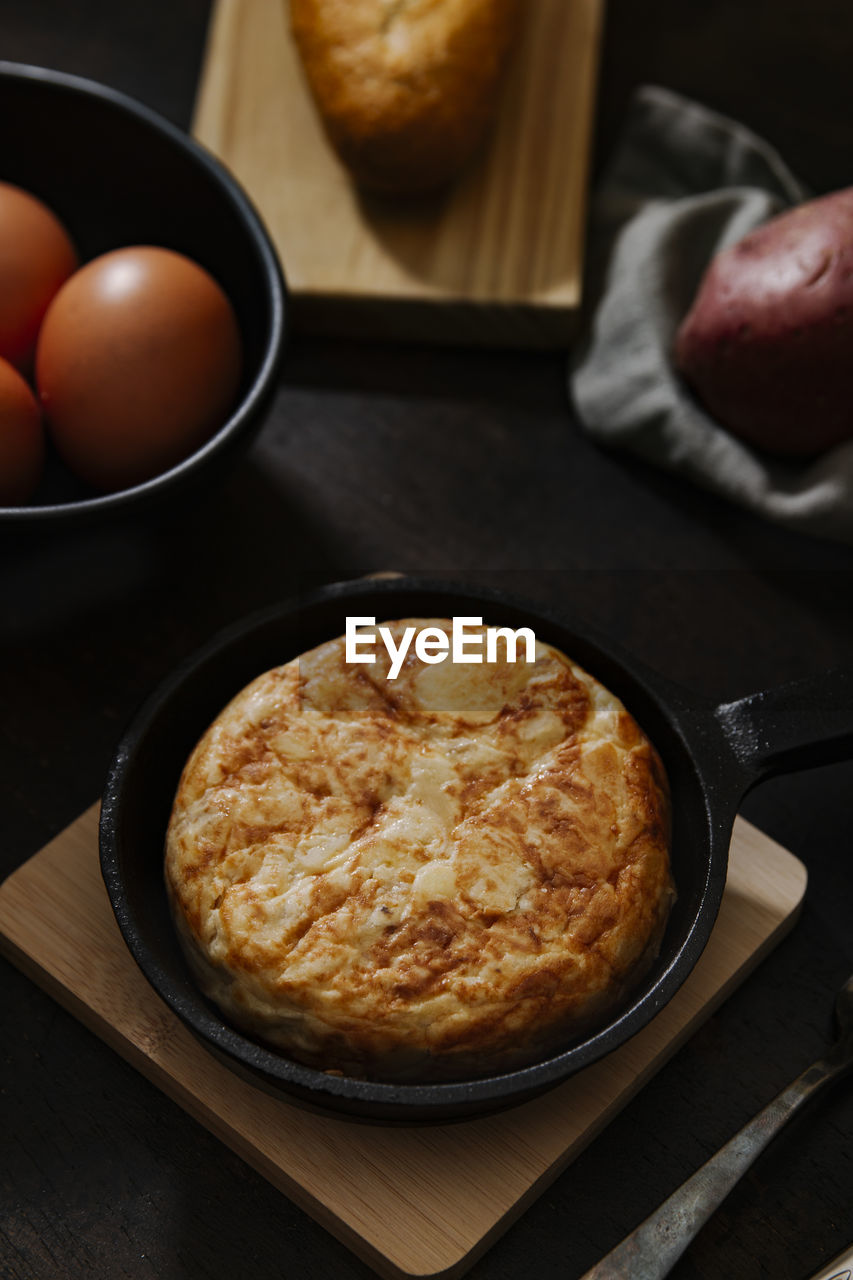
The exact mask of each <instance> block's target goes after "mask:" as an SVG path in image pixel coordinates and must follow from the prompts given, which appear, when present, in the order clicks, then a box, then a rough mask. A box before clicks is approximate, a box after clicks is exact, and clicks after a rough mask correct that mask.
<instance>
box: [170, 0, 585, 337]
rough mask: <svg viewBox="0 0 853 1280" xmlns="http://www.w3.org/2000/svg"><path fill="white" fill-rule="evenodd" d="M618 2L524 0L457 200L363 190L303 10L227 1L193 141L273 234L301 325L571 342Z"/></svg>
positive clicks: (371, 333) (451, 191) (260, 0)
mask: <svg viewBox="0 0 853 1280" xmlns="http://www.w3.org/2000/svg"><path fill="white" fill-rule="evenodd" d="M603 7H604V0H525V25H524V29H523V38H522V39H521V41H520V43H519V46H518V48H517V49H516V50H515V51H514V58H513V63H512V67H511V71H510V75H509V78H508V81H507V84H506V86H505V93H504V94H503V97H502V99H501V109H500V113H499V116H498V119H497V121H496V123H495V127H494V129H493V130H492V132H491V134H490V136H489V138H488V139H487V142H486V145H485V146H484V147H483V148H482V150H481V152H480V153H479V154H478V156H477V157H476V159H475V160H474V162H473V163H472V164H471V165H470V166H469V168H468V169H467V170H466V171H465V173H464V174H463V175H462V176H461V177H460V178H459V179H458V180H457V181H456V182H455V183H453V184H452V185H451V186H450V187H449V188H448V189H447V190H446V191H445V192H443V193H440V194H439V195H437V196H429V197H423V198H420V199H417V200H411V199H410V200H407V201H400V200H393V199H388V198H386V199H377V198H375V197H373V198H369V197H366V196H363V195H361V194H360V193H359V191H358V190H357V189H356V187H355V186H354V184H353V183H352V182H351V180H350V178H349V176H348V174H347V172H346V170H345V169H344V168H343V166H342V165H341V164H340V162H339V161H338V159H337V157H336V156H335V154H334V152H333V151H332V149H331V147H330V145H329V143H328V141H327V140H326V136H325V134H324V132H323V128H322V125H321V123H320V119H319V116H318V114H317V111H316V108H315V106H314V103H313V101H312V99H311V97H310V95H309V91H308V89H307V86H306V84H305V81H304V79H303V74H302V68H301V64H300V62H299V57H298V54H297V52H296V49H295V46H294V44H293V41H292V39H291V35H290V27H289V20H288V18H287V0H217V2H216V4H215V5H214V9H213V13H212V17H211V25H210V30H209V38H208V44H207V49H206V53H205V58H204V64H203V69H202V75H201V79H200V82H199V90H198V95H197V99H196V110H195V117H194V122H193V132H194V133H195V135H196V137H197V138H198V139H199V141H201V142H202V143H204V144H205V145H206V146H207V147H208V148H209V149H210V150H211V151H213V152H214V153H215V154H216V155H217V156H218V157H219V158H220V159H221V160H223V161H224V162H225V164H226V165H227V167H228V168H229V169H230V170H231V171H232V172H233V173H234V175H235V176H236V177H237V178H238V179H239V180H240V181H241V183H242V184H243V186H244V187H245V189H246V190H247V191H248V193H249V195H250V196H251V198H252V200H253V201H254V203H255V204H256V205H257V207H258V210H259V212H260V213H261V216H262V217H263V219H264V221H265V222H266V224H267V227H268V228H269V230H270V233H271V235H272V237H273V240H274V241H275V243H276V246H277V248H278V251H279V255H280V257H281V260H282V263H283V266H284V272H285V276H286V277H287V281H288V285H289V287H290V291H291V303H292V314H293V319H294V323H295V325H296V327H297V328H299V329H301V330H303V331H311V332H325V333H333V334H344V335H348V336H363V337H372V338H376V337H378V338H393V339H417V340H426V341H433V340H434V341H438V342H442V343H446V342H463V343H478V344H482V343H492V344H496V345H512V346H539V347H559V346H562V345H564V344H566V343H567V342H568V341H569V339H570V338H571V336H572V332H573V330H574V327H575V322H576V319H577V315H578V309H579V306H580V300H581V284H582V273H583V247H584V223H585V217H586V191H587V179H588V169H589V154H590V142H591V135H592V129H593V121H594V101H595V87H596V78H597V70H598V50H599V44H600V38H601V26H602V19H603Z"/></svg>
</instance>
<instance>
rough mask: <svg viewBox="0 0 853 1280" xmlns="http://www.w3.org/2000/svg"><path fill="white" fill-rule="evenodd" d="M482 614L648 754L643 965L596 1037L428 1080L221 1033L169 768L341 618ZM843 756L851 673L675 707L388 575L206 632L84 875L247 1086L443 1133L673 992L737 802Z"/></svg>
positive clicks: (548, 1079)
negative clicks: (655, 932) (650, 889)
mask: <svg viewBox="0 0 853 1280" xmlns="http://www.w3.org/2000/svg"><path fill="white" fill-rule="evenodd" d="M356 614H357V615H363V616H374V617H376V619H377V622H382V621H384V620H388V619H391V618H401V617H417V616H420V617H425V616H431V617H453V616H454V615H467V616H481V617H482V618H483V620H484V622H485V623H486V624H488V625H495V626H498V625H502V626H507V625H511V626H513V627H520V626H531V627H533V629H534V630H535V632H536V635H537V637H538V638H539V639H541V640H544V641H547V642H549V643H551V644H554V645H556V646H557V647H559V648H561V649H563V650H564V651H565V652H566V653H567V654H568V655H569V656H570V657H571V658H572V659H573V660H574V661H576V662H578V663H579V664H580V665H581V666H583V667H586V668H587V669H588V670H589V671H590V673H591V674H593V675H595V676H596V677H597V678H598V679H599V680H600V681H602V682H603V683H604V684H605V685H607V686H608V687H609V688H610V689H612V690H613V692H614V693H616V694H617V695H618V696H619V697H620V698H621V699H622V700H623V702H624V703H625V704H626V706H627V707H628V709H629V710H630V711H631V712H632V713H633V715H634V716H635V717H636V719H637V720H638V721H639V722H640V724H641V725H642V726H643V728H644V729H645V730H646V732H647V733H648V735H649V736H650V738H651V739H652V741H653V742H654V743H655V745H656V746H657V748H658V750H659V751H660V754H661V756H662V758H663V761H664V764H665V766H666V769H667V772H668V774H669V779H670V784H671V787H672V795H673V872H674V875H675V880H676V885H677V889H678V901H677V903H676V905H675V907H674V909H673V912H672V916H671V918H670V921H669V924H668V926H667V931H666V935H665V937H664V941H663V945H662V948H661V953H660V957H659V959H658V961H657V963H656V964H655V966H654V967H653V969H652V971H651V972H650V973H649V974H648V976H647V977H646V979H645V980H644V981H643V982H642V984H641V985H640V986H639V987H638V988H636V989H635V991H634V993H633V996H632V997H631V1000H630V1003H629V1004H628V1005H627V1006H626V1007H625V1008H624V1009H623V1010H622V1011H621V1012H619V1013H618V1014H617V1016H615V1017H614V1018H613V1019H612V1021H610V1022H609V1023H608V1025H607V1026H605V1027H603V1028H602V1029H601V1030H600V1031H598V1032H596V1033H595V1034H594V1035H591V1036H589V1037H588V1038H585V1039H582V1040H579V1041H576V1042H573V1043H570V1044H568V1045H566V1047H565V1048H564V1050H563V1051H562V1052H559V1053H557V1054H555V1055H553V1056H551V1057H549V1058H547V1059H545V1060H544V1061H541V1062H538V1063H535V1064H534V1065H532V1066H528V1067H524V1068H522V1069H520V1070H516V1071H512V1072H508V1073H505V1074H503V1075H496V1076H488V1077H485V1078H480V1079H476V1080H471V1081H463V1082H459V1083H456V1082H453V1083H442V1084H423V1085H417V1084H405V1085H397V1084H377V1083H373V1082H369V1081H365V1080H356V1079H350V1078H346V1077H338V1076H328V1075H325V1074H324V1073H323V1072H321V1071H316V1070H312V1069H310V1068H308V1067H304V1066H301V1065H299V1064H297V1063H294V1062H292V1061H290V1060H289V1059H287V1058H285V1057H283V1056H281V1055H280V1054H278V1053H276V1052H274V1051H272V1050H270V1049H267V1048H265V1047H263V1046H262V1045H260V1044H258V1043H257V1042H256V1041H254V1040H252V1039H250V1038H248V1037H247V1036H245V1035H242V1034H241V1033H240V1032H238V1031H236V1030H234V1029H232V1028H231V1027H230V1026H228V1025H227V1024H226V1023H224V1022H223V1021H222V1019H221V1017H220V1015H219V1014H218V1013H217V1011H216V1009H215V1007H214V1006H213V1005H211V1004H210V1003H209V1002H208V1001H207V1000H206V999H205V998H204V997H203V996H202V995H201V994H200V993H199V991H198V989H197V987H196V985H195V983H194V982H193V980H192V978H191V977H190V975H189V972H188V970H187V967H186V964H185V962H184V959H183V956H182V954H181V951H180V948H179V946H178V943H177V940H176V937H175V934H174V931H173V928H172V924H171V921H170V918H169V912H168V907H167V903H166V894H165V889H164V885H163V872H162V856H163V840H164V834H165V829H166V825H167V822H168V817H169V812H170V808H171V804H172V798H173V795H174V791H175V787H176V785H177V781H178V777H179V775H180V771H181V768H182V766H183V763H184V761H185V759H186V757H187V756H188V755H189V753H190V751H191V749H192V747H193V746H194V744H195V742H196V741H197V739H198V738H199V737H200V735H201V733H202V732H203V730H204V729H205V728H206V727H207V725H208V724H209V723H210V721H211V720H213V718H214V717H215V716H216V715H217V714H218V712H219V711H220V710H221V709H222V707H223V706H224V705H225V703H226V702H227V701H228V700H229V699H230V698H231V697H232V696H233V695H234V694H235V693H237V692H238V691H239V690H240V689H241V688H242V687H243V686H244V685H245V684H247V683H248V682H249V681H250V680H251V679H253V678H254V677H255V676H256V675H259V674H260V673H261V672H262V671H265V670H267V669H268V668H270V667H273V666H276V665H278V664H280V663H283V662H286V661H288V660H289V659H290V658H292V657H295V656H296V655H297V654H299V653H301V652H302V651H304V650H306V649H309V648H311V647H313V646H314V645H316V644H319V643H320V642H321V641H323V640H327V639H331V638H333V637H334V636H337V635H341V634H342V633H343V632H344V630H345V625H346V618H347V615H356ZM851 754H853V675H851V673H847V672H836V673H829V674H827V675H826V676H824V677H821V678H819V679H815V680H809V681H802V682H798V683H795V684H791V685H785V686H783V687H782V688H779V689H774V690H770V691H766V692H762V693H757V694H754V695H752V696H751V697H747V698H742V699H740V700H738V701H736V702H732V703H728V704H727V705H724V706H719V707H714V706H713V705H712V704H710V703H708V702H706V701H704V700H702V699H699V698H696V697H694V696H691V695H689V694H688V693H685V692H684V691H683V690H681V689H679V688H677V687H676V686H674V685H672V684H671V683H670V682H669V681H667V680H665V679H663V678H662V677H661V676H659V675H657V674H655V673H653V672H651V671H648V670H647V669H645V668H644V667H643V666H641V665H640V664H639V663H637V662H636V661H634V660H633V659H632V658H630V657H629V656H626V655H625V654H622V653H620V652H619V651H618V650H617V649H616V647H615V646H613V645H610V644H607V643H603V642H602V641H600V640H599V639H598V638H596V637H594V636H593V635H592V634H591V633H590V631H589V630H588V629H587V628H585V627H582V626H579V625H578V624H575V623H572V622H570V621H568V620H566V619H564V618H563V617H561V616H560V615H559V614H558V613H557V612H552V611H546V610H544V609H540V608H539V607H536V606H531V605H528V604H525V603H524V602H522V601H519V600H517V599H514V598H509V597H507V596H505V595H503V594H500V593H497V592H492V591H486V590H481V589H479V588H477V589H472V588H468V587H463V586H456V585H449V584H446V583H433V582H420V581H417V580H411V579H405V578H396V579H385V580H378V581H361V582H357V583H348V584H343V585H338V586H333V587H328V588H325V589H322V590H320V591H317V592H315V593H312V594H311V595H307V596H305V597H304V598H302V599H298V600H295V601H292V602H290V603H289V604H286V605H283V606H281V607H277V608H275V609H272V610H269V611H266V612H264V613H262V614H258V615H255V616H253V617H251V618H249V619H247V620H246V621H245V622H242V623H239V624H237V625H236V626H234V627H231V628H230V629H229V630H227V631H225V632H224V633H222V634H221V635H219V636H218V637H217V638H216V639H215V640H213V641H212V642H211V643H210V644H209V645H207V646H206V647H205V648H204V649H202V650H201V652H200V653H198V654H197V655H196V656H195V657H193V658H192V659H190V661H189V662H187V663H186V664H185V665H184V666H182V667H181V668H180V669H179V670H178V671H177V672H176V673H175V675H174V676H173V677H172V678H171V679H169V680H167V681H166V683H165V684H163V685H162V686H161V687H160V689H158V690H157V692H156V693H155V694H154V695H153V696H152V697H151V698H150V699H149V701H148V702H147V703H146V704H145V705H144V706H143V708H142V709H141V711H140V712H139V714H138V715H137V717H136V719H135V720H134V721H133V723H132V724H131V726H130V728H129V729H128V731H127V733H126V734H125V736H124V738H123V739H122V741H121V743H120V745H119V747H118V750H117V752H116V755H115V758H114V760H113V763H112V766H111V768H110V771H109V776H108V779H107V784H106V790H105V793H104V797H103V805H102V812H101V828H100V845H101V868H102V872H103V876H104V880H105V882H106V886H107V890H108V893H109V896H110V899H111V902H112V905H113V909H114V911H115V914H116V918H117V920H118V924H119V927H120V929H121V931H122V933H123V935H124V938H125V940H126V942H127V945H128V947H129V948H130V950H131V952H132V954H133V956H134V958H135V959H136V961H137V963H138V964H139V966H140V968H141V969H142V971H143V973H144V974H145V976H146V977H147V979H148V981H149V982H150V983H151V984H152V986H153V987H154V989H155V990H156V991H157V992H158V993H159V994H160V996H161V997H162V998H163V999H164V1000H165V1001H166V1003H167V1004H168V1005H169V1006H170V1007H171V1008H172V1009H173V1010H174V1011H175V1013H176V1014H177V1015H178V1016H179V1017H180V1018H181V1019H182V1021H183V1022H184V1023H186V1025H187V1026H188V1027H190V1028H191V1030H192V1031H194V1032H195V1033H196V1035H197V1036H199V1037H200V1038H201V1040H202V1041H203V1042H204V1043H205V1044H206V1045H207V1047H208V1048H209V1049H210V1050H211V1051H212V1052H214V1053H215V1054H217V1055H218V1056H220V1057H222V1058H224V1059H225V1061H227V1063H228V1064H229V1065H230V1066H231V1067H232V1068H233V1069H235V1070H237V1071H238V1072H239V1073H240V1074H242V1075H244V1076H246V1077H248V1078H249V1079H250V1080H251V1081H252V1082H253V1083H255V1084H260V1085H262V1086H264V1087H266V1088H267V1089H272V1090H273V1091H276V1092H280V1093H283V1094H285V1095H287V1096H288V1097H289V1098H291V1099H293V1100H296V1101H298V1102H300V1103H302V1104H304V1105H308V1106H312V1107H319V1108H321V1109H324V1110H328V1109H332V1110H334V1111H336V1112H339V1113H343V1114H346V1115H349V1116H352V1117H356V1118H361V1119H368V1120H394V1121H403V1122H421V1121H428V1120H434V1121H445V1120H451V1119H457V1118H460V1117H463V1116H470V1115H474V1114H476V1113H480V1112H486V1111H490V1110H496V1109H498V1108H501V1107H506V1106H510V1105H512V1104H514V1103H518V1102H521V1101H524V1100H525V1099H527V1098H530V1097H532V1096H534V1095H535V1094H537V1093H541V1092H542V1091H543V1090H545V1089H548V1088H550V1087H551V1086H553V1085H555V1084H557V1083H559V1082H560V1081H562V1080H564V1079H566V1078H567V1077H568V1076H570V1075H572V1074H573V1073H574V1072H575V1071H577V1070H579V1069H580V1068H581V1067H585V1066H588V1065H589V1064H590V1063H592V1062H595V1061H596V1060H597V1059H599V1058H601V1057H602V1056H603V1055H604V1054H606V1053H609V1052H610V1051H611V1050H612V1049H615V1048H616V1047H617V1046H619V1045H621V1044H623V1043H624V1042H625V1041H626V1040H628V1039H629V1037H630V1036H632V1035H634V1034H635V1032H637V1031H639V1030H640V1028H641V1027H643V1026H645V1025H646V1023H648V1022H649V1021H650V1020H651V1019H652V1018H653V1017H654V1015H655V1014H656V1013H657V1012H658V1010H659V1009H661V1008H662V1007H663V1006H664V1005H665V1004H666V1003H667V1001H668V1000H669V999H670V998H671V997H672V995H673V994H674V993H675V992H676V991H677V990H678V988H679V987H680V986H681V984H682V983H683V982H684V980H685V978H686V977H687V975H688V974H689V973H690V971H691V970H692V968H693V966H694V965H695V963H696V961H697V960H698V959H699V956H700V955H701V953H702V950H703V949H704V947H705V944H706V942H707V941H708V937H709V936H710V933H711V929H712V927H713V924H714V921H715V919H716V915H717V910H718V908H719V905H720V899H721V897H722V893H723V887H724V884H725V878H726V862H727V856H728V847H729V840H730V837H731V828H732V822H733V820H734V816H735V812H736V810H737V807H738V804H739V802H740V800H741V798H742V797H743V795H744V794H745V792H746V791H747V790H748V789H749V787H750V786H752V785H753V784H754V783H756V782H757V781H759V780H760V779H761V778H763V777H765V776H767V775H769V774H770V773H773V772H783V771H786V770H793V769H798V768H801V767H805V766H807V765H816V764H821V763H825V762H828V761H831V760H834V759H840V758H843V757H846V756H849V755H851Z"/></svg>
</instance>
